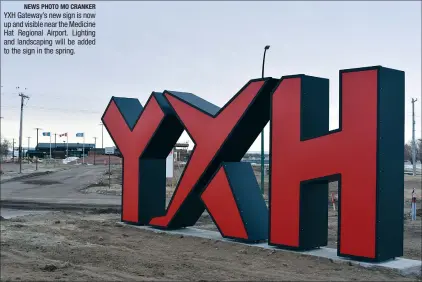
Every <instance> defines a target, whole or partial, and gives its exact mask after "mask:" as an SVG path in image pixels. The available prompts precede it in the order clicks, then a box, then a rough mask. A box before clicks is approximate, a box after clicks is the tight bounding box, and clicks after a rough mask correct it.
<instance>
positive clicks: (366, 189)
mask: <svg viewBox="0 0 422 282" xmlns="http://www.w3.org/2000/svg"><path fill="white" fill-rule="evenodd" d="M328 109H329V93H328V80H327V79H322V78H317V77H310V76H305V75H297V76H288V77H283V78H282V80H281V82H280V84H279V86H278V88H277V89H276V90H275V91H274V93H273V96H272V113H271V145H270V147H271V148H270V149H271V166H270V167H271V172H270V225H271V229H270V234H269V244H271V245H276V246H280V247H285V248H292V249H298V250H306V249H311V248H315V247H320V246H324V245H326V244H327V230H328V203H327V202H328V201H327V199H328V182H329V181H333V180H334V181H335V180H337V181H338V184H339V186H338V187H339V190H338V193H339V208H338V238H337V242H338V248H337V252H338V255H339V256H345V257H351V258H354V259H362V260H368V261H384V260H387V259H390V258H393V257H397V256H402V255H403V193H404V192H403V177H404V171H403V170H404V168H403V144H404V136H403V132H404V125H403V121H404V72H402V71H398V70H393V69H388V68H384V67H369V68H361V69H350V70H342V71H340V125H339V129H338V130H334V131H329V113H328Z"/></svg>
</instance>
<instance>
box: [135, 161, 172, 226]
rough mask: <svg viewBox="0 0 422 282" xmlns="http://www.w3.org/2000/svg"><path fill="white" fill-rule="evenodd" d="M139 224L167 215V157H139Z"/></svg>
mask: <svg viewBox="0 0 422 282" xmlns="http://www.w3.org/2000/svg"><path fill="white" fill-rule="evenodd" d="M139 187H140V189H139V201H138V203H139V209H138V212H139V219H138V224H139V225H147V224H148V223H149V222H150V220H151V219H152V218H153V217H156V216H162V215H165V209H166V159H159V158H157V159H142V158H140V159H139Z"/></svg>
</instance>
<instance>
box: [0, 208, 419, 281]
mask: <svg viewBox="0 0 422 282" xmlns="http://www.w3.org/2000/svg"><path fill="white" fill-rule="evenodd" d="M119 217H120V216H119V215H118V214H101V213H92V212H89V213H88V212H51V213H47V214H42V215H29V216H24V217H19V218H14V219H10V220H2V221H1V235H2V236H1V257H0V258H1V281H25V280H26V281H28V280H29V281H41V280H42V281H52V280H56V281H88V280H96V281H122V280H124V281H127V280H190V281H192V280H193V281H207V280H208V281H209V280H243V281H245V280H290V281H291V280H296V281H297V280H301V281H303V280H325V281H327V280H336V281H350V280H371V281H387V280H389V281H393V280H394V281H397V280H400V281H422V280H421V277H420V276H406V277H405V276H402V275H400V274H398V273H395V272H392V271H389V270H384V269H366V268H363V267H360V266H356V265H349V264H348V263H340V262H332V261H330V260H327V259H321V258H316V257H308V256H303V255H300V254H297V253H290V252H281V251H280V252H276V251H270V250H264V249H259V248H254V247H249V246H242V245H237V244H230V243H226V242H220V241H215V240H207V239H200V238H190V237H183V236H179V235H170V234H160V233H154V232H151V231H146V230H139V229H136V228H134V227H131V226H122V225H120V224H117V222H118V221H119Z"/></svg>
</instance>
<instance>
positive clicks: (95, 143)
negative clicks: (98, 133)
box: [94, 137, 97, 165]
mask: <svg viewBox="0 0 422 282" xmlns="http://www.w3.org/2000/svg"><path fill="white" fill-rule="evenodd" d="M96 151H97V137H94V165H95V155H96V154H97V152H96Z"/></svg>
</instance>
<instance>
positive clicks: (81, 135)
mask: <svg viewBox="0 0 422 282" xmlns="http://www.w3.org/2000/svg"><path fill="white" fill-rule="evenodd" d="M76 137H84V134H83V132H80V133H76Z"/></svg>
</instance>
